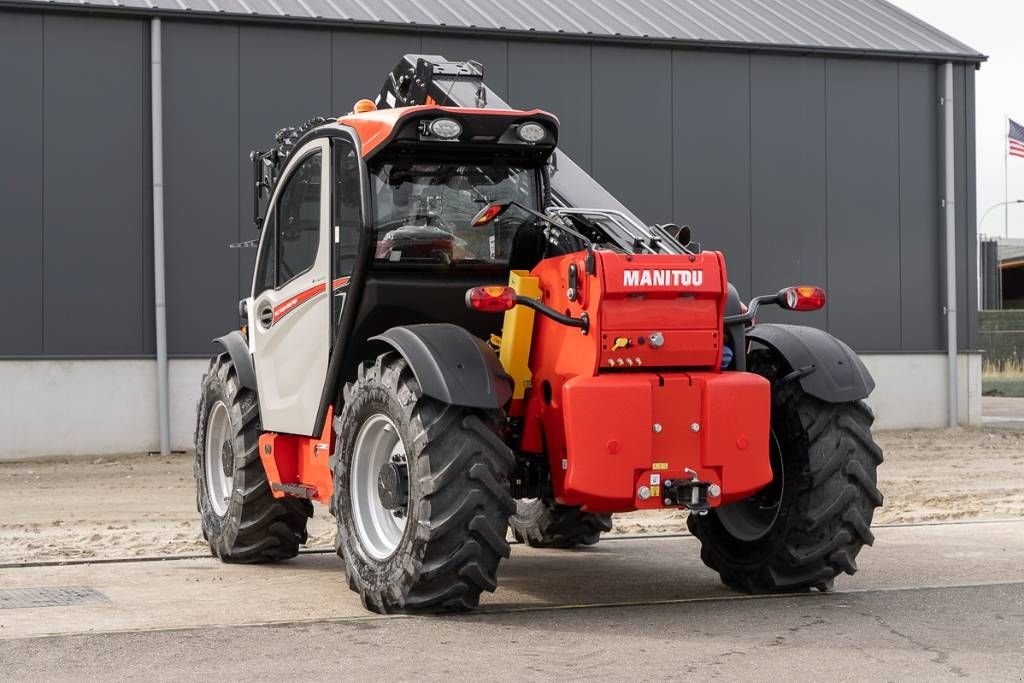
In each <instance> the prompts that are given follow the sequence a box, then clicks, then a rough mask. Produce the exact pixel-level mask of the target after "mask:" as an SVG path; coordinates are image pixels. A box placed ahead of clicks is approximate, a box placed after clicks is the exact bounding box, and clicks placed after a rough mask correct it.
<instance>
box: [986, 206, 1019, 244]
mask: <svg viewBox="0 0 1024 683" xmlns="http://www.w3.org/2000/svg"><path fill="white" fill-rule="evenodd" d="M1009 204H1024V199H1011V200H1010V201H1008V202H999V203H998V204H993V205H992V206H990V207H988V208H987V209H986V210H985V213H983V214H981V220H980V221H978V232H979V233H981V225H982V223H984V222H985V219H986V218H988V215H989V214H990V213H992V211H993V209H998V208H999V207H1000V206H1007V205H1009ZM1009 236H1010V221H1006V237H1009Z"/></svg>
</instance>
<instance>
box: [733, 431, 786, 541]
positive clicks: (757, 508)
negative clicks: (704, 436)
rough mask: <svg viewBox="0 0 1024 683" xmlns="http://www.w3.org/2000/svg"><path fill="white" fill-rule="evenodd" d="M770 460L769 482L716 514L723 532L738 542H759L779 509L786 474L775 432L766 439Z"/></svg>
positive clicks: (768, 529) (776, 516)
mask: <svg viewBox="0 0 1024 683" xmlns="http://www.w3.org/2000/svg"><path fill="white" fill-rule="evenodd" d="M768 443H769V457H770V462H771V466H772V473H773V474H774V476H773V477H772V480H771V482H770V483H769V484H768V485H767V486H765V487H764V488H763V489H761V490H760V491H758V492H757V493H755V494H754V495H753V496H751V497H749V498H745V499H743V500H740V501H737V502H735V503H731V504H729V505H723V506H722V507H720V508H719V509H718V511H717V512H716V515H717V517H718V521H720V522H721V523H722V526H724V527H725V530H726V531H728V532H729V533H730V534H731V535H733V536H734V537H736V538H738V539H739V540H741V541H747V542H753V541H758V540H760V539H762V538H764V537H765V536H767V535H768V532H769V531H771V529H772V527H773V526H775V521H776V520H777V519H778V518H779V511H780V510H781V509H782V494H783V489H784V487H785V479H786V472H785V469H784V467H783V464H782V450H781V449H780V447H779V441H778V439H777V438H775V432H774V430H773V431H772V433H771V437H770V439H769V442H768Z"/></svg>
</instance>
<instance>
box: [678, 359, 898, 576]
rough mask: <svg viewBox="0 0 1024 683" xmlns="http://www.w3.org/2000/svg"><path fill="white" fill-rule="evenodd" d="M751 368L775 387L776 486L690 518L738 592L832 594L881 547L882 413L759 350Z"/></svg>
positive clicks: (711, 561)
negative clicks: (877, 529)
mask: <svg viewBox="0 0 1024 683" xmlns="http://www.w3.org/2000/svg"><path fill="white" fill-rule="evenodd" d="M749 367H750V370H751V372H756V373H758V374H760V375H762V376H764V377H766V378H767V379H768V380H769V381H771V383H772V421H771V424H772V441H771V448H772V470H773V472H774V473H775V479H774V480H773V482H772V483H771V484H769V485H768V486H766V487H765V488H764V489H762V490H761V491H760V492H758V493H757V494H755V495H754V496H752V497H751V498H749V499H746V500H742V501H739V502H736V503H732V504H730V505H727V506H723V507H721V508H717V509H714V510H711V511H710V512H709V513H708V514H707V515H705V516H703V517H701V516H697V515H695V514H690V516H689V517H688V518H687V526H688V527H689V529H690V531H691V533H693V535H694V536H696V537H697V538H698V539H699V540H700V542H701V559H702V560H703V561H704V563H705V564H706V565H707V566H709V567H710V568H712V569H714V570H715V571H717V572H718V573H719V575H720V576H721V578H722V581H723V582H724V583H725V584H727V585H729V586H732V587H734V588H738V589H740V590H744V591H747V592H751V593H762V592H771V591H793V590H803V589H807V588H817V589H819V590H823V591H824V590H830V589H831V587H832V583H833V579H834V578H835V577H836V576H838V575H839V574H841V573H843V572H845V573H847V574H853V573H854V572H856V571H857V563H856V558H857V554H858V553H859V552H860V550H861V548H863V546H865V545H871V544H872V543H873V542H874V535H873V534H872V533H871V528H870V527H871V519H872V516H873V515H874V510H875V508H877V507H879V506H881V504H882V494H881V493H880V492H879V490H878V486H877V474H876V472H877V468H878V466H879V465H880V464H881V463H882V451H881V449H880V448H879V447H878V445H877V444H876V443H875V441H874V439H873V438H872V437H871V431H870V428H871V422H872V420H873V419H874V418H873V415H872V414H871V411H870V410H869V409H868V408H867V406H866V405H865V404H864V403H863V402H862V401H854V402H850V403H839V404H832V403H826V402H824V401H821V400H819V399H817V398H815V397H813V396H811V395H809V394H807V393H806V392H804V390H803V389H802V387H801V386H800V382H799V381H798V380H794V379H792V378H789V379H787V375H788V374H789V373H790V369H789V367H788V365H787V364H786V363H785V362H784V361H783V360H782V359H781V358H780V357H778V356H777V355H776V354H774V353H773V352H771V351H767V350H758V351H755V352H753V353H752V354H751V355H750V360H749Z"/></svg>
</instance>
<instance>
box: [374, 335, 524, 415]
mask: <svg viewBox="0 0 1024 683" xmlns="http://www.w3.org/2000/svg"><path fill="white" fill-rule="evenodd" d="M370 339H371V340H372V341H381V342H384V343H386V344H389V345H390V346H391V347H392V348H394V349H395V350H396V351H398V353H400V354H402V357H403V358H404V359H405V361H406V362H407V363H408V364H409V367H410V368H412V371H413V374H414V375H416V381H417V382H419V384H420V389H422V391H423V393H424V394H426V395H427V396H430V397H432V398H436V399H437V400H439V401H444V402H445V403H449V404H451V405H456V406H465V407H467V408H483V409H485V410H491V409H499V408H501V407H502V406H504V405H505V404H506V403H508V400H509V399H510V398H512V379H511V378H510V377H509V376H508V375H507V374H506V373H505V370H504V369H503V368H502V367H501V362H500V361H499V360H498V354H496V353H494V351H492V350H491V348H490V347H489V346H487V344H486V343H485V342H484V341H483V340H482V339H477V338H476V337H474V336H473V335H471V334H470V333H469V332H467V331H466V330H464V329H463V328H461V327H459V326H457V325H451V324H449V323H431V324H424V325H406V326H403V327H392V328H391V329H390V330H388V331H387V332H384V333H383V334H379V335H377V336H376V337H371V338H370Z"/></svg>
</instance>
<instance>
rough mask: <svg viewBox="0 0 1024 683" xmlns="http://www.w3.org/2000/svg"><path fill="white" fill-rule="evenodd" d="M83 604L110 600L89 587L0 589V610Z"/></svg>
mask: <svg viewBox="0 0 1024 683" xmlns="http://www.w3.org/2000/svg"><path fill="white" fill-rule="evenodd" d="M83 602H110V599H109V598H108V597H107V596H106V595H104V594H103V593H100V592H99V591H98V590H96V589H95V588H90V587H89V586H52V587H46V588H0V609H24V608H26V607H64V606H67V605H80V604H82V603H83Z"/></svg>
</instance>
